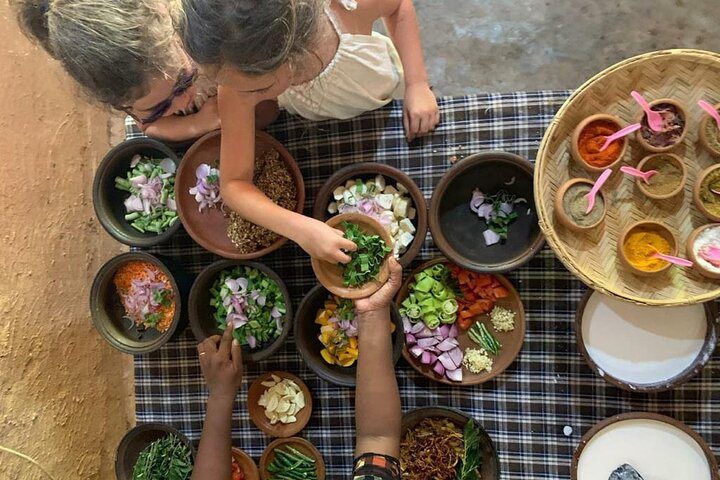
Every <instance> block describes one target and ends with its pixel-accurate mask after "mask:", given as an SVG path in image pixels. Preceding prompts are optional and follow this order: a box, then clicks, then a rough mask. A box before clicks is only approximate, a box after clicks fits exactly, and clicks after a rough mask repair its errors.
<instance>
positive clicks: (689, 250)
mask: <svg viewBox="0 0 720 480" xmlns="http://www.w3.org/2000/svg"><path fill="white" fill-rule="evenodd" d="M709 228H720V223H710V224H707V225H702V226H700V227H698V228H696V229H695V230H693V231H692V233H691V234H690V236H689V237H688V239H687V241H686V242H685V254H686V255H687V258H688V260H690V261H692V262H693V267H695V270H697V271H698V272H699V273H700V274H701V275H703V276H705V277H707V278H713V279H720V273H718V272H714V271H712V270H709V269H708V268H706V267H705V266H703V265H702V264H701V263H700V262H699V261H698V257H697V255H695V249H694V248H693V247H694V245H695V240H697V238H698V236H699V235H700V234H701V233H702V232H703V231H705V230H707V229H709Z"/></svg>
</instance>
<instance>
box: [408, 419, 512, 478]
mask: <svg viewBox="0 0 720 480" xmlns="http://www.w3.org/2000/svg"><path fill="white" fill-rule="evenodd" d="M425 418H446V419H448V420H450V421H451V422H452V423H454V424H455V426H456V427H458V428H459V429H460V430H461V431H462V429H463V428H464V427H465V424H466V423H467V422H469V421H475V424H476V425H477V426H478V427H480V438H479V441H480V451H481V453H482V459H483V460H482V466H481V467H480V476H481V478H482V479H483V480H499V479H500V461H499V460H498V454H497V450H496V449H495V444H494V443H493V441H492V439H491V438H490V435H488V433H487V432H486V431H485V429H483V427H482V425H480V424H479V423H478V422H477V421H476V420H475V419H473V418H472V417H470V416H469V415H467V414H466V413H464V412H461V411H460V410H456V409H454V408H447V407H423V408H416V409H415V410H410V411H409V412H406V413H404V414H403V416H402V427H401V435H400V438H401V439H402V438H404V437H405V434H406V433H407V431H408V430H410V429H412V428H413V427H415V426H416V425H417V424H418V423H420V422H421V421H422V420H423V419H425Z"/></svg>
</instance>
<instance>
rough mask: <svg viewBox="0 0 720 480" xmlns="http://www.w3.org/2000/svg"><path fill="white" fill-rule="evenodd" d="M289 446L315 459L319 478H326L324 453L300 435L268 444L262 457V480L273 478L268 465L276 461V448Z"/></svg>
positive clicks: (319, 479) (321, 479)
mask: <svg viewBox="0 0 720 480" xmlns="http://www.w3.org/2000/svg"><path fill="white" fill-rule="evenodd" d="M287 446H290V447H293V448H294V449H295V450H297V451H299V452H300V453H302V454H304V455H306V456H308V457H310V458H312V459H314V460H315V467H316V468H317V478H318V480H325V461H324V460H323V457H322V455H321V454H320V452H319V451H318V449H317V448H315V445H313V444H312V443H310V442H308V441H307V440H305V439H304V438H300V437H291V438H278V439H277V440H274V441H273V442H271V443H270V445H268V446H267V448H266V449H265V451H264V452H263V454H262V457H261V458H260V478H261V479H262V480H270V479H271V478H272V474H271V473H270V472H269V471H268V469H267V467H268V465H270V464H271V463H272V462H273V461H275V449H276V448H282V449H285V448H286V447H287Z"/></svg>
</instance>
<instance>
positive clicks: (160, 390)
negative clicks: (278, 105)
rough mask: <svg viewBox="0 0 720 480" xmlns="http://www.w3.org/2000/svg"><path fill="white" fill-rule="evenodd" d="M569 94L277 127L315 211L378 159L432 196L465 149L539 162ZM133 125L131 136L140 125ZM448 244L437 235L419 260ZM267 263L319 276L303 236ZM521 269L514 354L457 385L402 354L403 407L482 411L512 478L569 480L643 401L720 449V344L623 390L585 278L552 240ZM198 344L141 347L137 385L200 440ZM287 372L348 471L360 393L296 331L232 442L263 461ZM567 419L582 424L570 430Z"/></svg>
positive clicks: (199, 259)
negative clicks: (594, 439)
mask: <svg viewBox="0 0 720 480" xmlns="http://www.w3.org/2000/svg"><path fill="white" fill-rule="evenodd" d="M568 95H569V92H565V91H563V92H535V93H513V94H505V95H500V94H491V95H478V96H467V97H453V98H443V99H441V101H440V109H441V112H442V124H441V125H440V126H439V128H438V129H437V131H436V132H435V133H434V134H433V135H432V136H429V137H427V138H424V139H422V140H419V141H417V142H415V143H413V144H412V145H409V146H408V144H407V143H406V142H405V140H404V138H403V131H402V121H401V106H400V104H399V103H395V104H392V105H389V106H387V107H386V108H383V109H380V110H378V111H376V112H372V113H368V114H366V115H363V116H362V117H359V118H356V119H353V120H349V121H328V122H320V123H310V122H307V121H304V120H301V119H298V118H295V117H291V116H288V115H287V114H283V115H282V116H281V117H280V119H279V120H278V121H277V122H276V123H275V124H273V125H272V127H271V128H270V129H269V130H268V131H269V133H270V134H272V135H273V136H275V137H276V138H277V139H278V140H280V142H281V143H283V144H284V145H285V146H286V147H287V148H288V150H289V151H290V152H291V153H292V155H294V157H295V158H296V159H297V161H298V164H299V165H300V168H301V170H302V172H303V175H304V177H305V185H306V189H307V201H306V212H309V211H310V208H311V205H312V202H313V200H314V198H315V193H316V192H317V190H318V189H319V188H320V186H321V185H322V183H323V182H324V181H325V180H326V179H327V178H328V177H329V176H330V175H331V174H332V173H333V172H334V171H336V170H337V169H339V168H340V167H342V166H344V165H347V164H351V163H355V162H365V161H374V162H382V163H387V164H390V165H393V166H395V167H398V168H400V169H401V170H403V171H405V172H406V173H407V174H408V175H410V176H411V177H412V178H413V179H414V180H415V181H416V182H417V184H418V185H419V186H420V188H421V189H422V191H423V193H424V194H425V196H426V197H427V198H428V200H429V198H430V195H431V193H432V191H433V186H434V185H435V184H436V183H437V182H438V180H439V179H440V177H441V176H442V175H443V173H445V171H446V170H447V169H448V168H449V167H450V165H451V163H450V159H451V158H452V157H455V158H461V157H463V156H466V155H469V154H472V153H475V152H479V151H483V150H506V151H509V152H512V153H516V154H519V155H521V156H523V157H526V158H530V159H534V158H535V154H536V151H537V148H538V146H539V143H540V141H541V139H542V136H543V132H544V130H545V128H546V126H547V125H548V123H549V122H550V120H551V119H552V117H553V115H554V114H555V112H556V111H557V110H558V108H559V107H560V106H561V104H562V103H563V102H564V101H565V99H566V98H567V96H568ZM129 130H130V131H129V132H128V133H129V135H130V136H132V135H137V132H133V131H132V129H129ZM151 251H152V252H155V253H161V254H166V255H170V256H172V257H174V258H175V259H177V260H179V261H180V262H181V263H182V264H183V265H184V266H185V267H186V268H187V269H188V270H189V271H191V272H192V273H198V272H199V271H200V270H201V269H202V268H203V267H204V266H205V265H207V264H208V263H210V262H211V261H212V260H214V259H215V257H214V256H213V255H211V254H209V253H208V252H206V251H205V250H203V249H202V248H201V247H199V246H198V245H196V244H195V243H194V242H193V241H192V240H191V239H190V238H189V237H188V236H187V234H185V233H184V231H181V232H180V233H178V234H177V235H176V236H175V237H174V239H173V240H172V243H170V244H167V245H164V246H161V247H157V248H153V249H152V250H151ZM437 254H438V251H437V250H436V249H435V248H434V247H433V245H432V241H431V239H430V235H429V234H428V238H427V240H426V243H425V247H424V248H423V250H422V253H421V255H420V257H419V258H418V259H417V260H416V262H418V261H420V260H422V259H428V258H432V257H433V256H435V255H437ZM262 261H263V262H265V263H267V264H268V265H269V266H270V267H271V268H273V269H275V270H276V271H277V272H278V273H279V274H280V276H281V277H282V278H284V279H285V281H286V283H287V285H288V287H289V289H290V292H291V294H292V296H293V303H294V305H295V306H297V305H298V303H299V301H300V299H301V298H302V296H303V295H304V294H305V293H306V292H307V291H308V290H310V288H311V287H313V286H314V285H315V284H316V279H315V277H314V275H313V273H312V270H311V268H310V261H309V258H308V256H307V255H305V254H304V253H303V252H302V251H301V250H300V248H299V247H297V246H295V245H294V244H291V243H288V244H286V245H285V246H284V247H283V248H282V249H280V250H279V251H277V252H276V253H274V254H272V255H269V256H267V257H265V258H263V259H262ZM508 277H509V278H510V279H511V281H512V282H513V283H514V285H515V286H516V288H517V290H518V292H519V293H520V296H521V297H522V299H523V302H524V305H525V311H526V312H527V333H526V337H525V344H524V346H523V349H522V352H521V353H520V356H519V357H518V359H517V360H516V361H515V363H514V364H513V365H512V366H510V368H508V369H507V371H506V372H505V373H503V374H502V375H500V376H499V377H498V378H496V379H495V380H493V381H491V382H488V383H486V384H484V385H480V386H476V387H469V388H451V387H447V386H443V385H440V384H437V383H435V382H432V381H430V380H428V379H426V378H425V377H422V376H420V375H419V374H417V373H416V372H415V371H414V370H413V369H412V368H410V367H409V366H408V365H407V364H406V363H405V362H404V361H403V360H400V362H399V363H398V366H397V369H396V372H397V376H398V380H399V384H400V392H401V395H402V405H403V411H407V410H410V409H414V408H417V407H423V406H430V405H443V406H450V407H455V408H458V409H460V410H462V411H464V412H466V413H468V414H470V415H472V416H473V417H474V418H476V419H477V420H478V421H479V422H480V423H481V424H482V425H483V427H484V428H485V430H487V431H488V433H489V434H490V436H491V437H492V438H493V440H494V441H495V445H496V447H497V450H498V453H499V456H500V463H501V465H502V478H503V479H508V480H510V479H517V480H519V479H522V480H528V479H567V478H569V471H570V460H571V457H572V453H573V451H574V450H575V447H576V446H577V444H578V442H579V440H580V438H581V436H582V435H583V434H584V433H585V432H586V431H587V430H588V429H589V428H590V427H591V426H593V425H594V424H595V423H597V422H598V421H600V420H602V419H604V418H606V417H608V416H611V415H614V414H618V413H623V412H630V411H651V412H658V413H663V414H666V415H669V416H671V417H674V418H676V419H678V420H680V421H682V422H685V423H686V424H687V425H689V426H690V427H691V428H693V429H695V431H697V432H698V433H699V434H700V435H702V436H703V437H704V438H705V440H706V441H707V442H708V443H709V444H710V445H711V447H712V448H713V449H714V451H715V452H716V453H719V452H720V371H719V370H718V367H720V359H719V358H718V356H717V355H716V356H715V357H714V358H713V359H712V360H711V362H710V363H709V364H708V365H707V367H706V368H705V369H704V370H703V372H702V373H701V374H700V375H699V376H698V377H697V378H695V379H693V380H692V381H690V382H688V383H687V384H686V385H685V386H683V387H681V388H678V389H677V390H675V391H672V392H667V393H662V394H656V395H641V394H631V393H627V392H624V391H621V390H618V389H617V388H614V387H612V386H610V385H608V384H607V383H605V382H604V381H603V380H602V379H600V378H598V377H597V376H595V375H594V374H593V373H592V371H591V370H590V369H589V368H588V367H587V366H586V364H585V362H584V361H583V358H582V357H581V355H580V353H579V352H578V351H577V349H576V347H575V335H574V331H573V319H574V314H575V309H576V307H577V305H578V302H579V301H580V299H581V297H582V295H583V294H584V292H585V287H584V286H583V285H582V284H581V283H580V282H579V281H577V280H576V279H575V278H573V277H572V276H571V275H570V274H569V273H568V272H567V271H566V270H565V268H564V267H563V266H562V264H561V263H560V262H559V261H557V260H556V259H555V256H554V255H553V253H552V251H551V250H549V249H548V248H546V249H545V250H543V251H542V252H541V253H540V254H539V255H538V256H537V257H536V258H535V259H534V260H533V261H532V262H530V263H529V264H528V265H527V266H525V267H523V268H521V269H519V270H517V271H515V272H512V273H510V274H509V275H508ZM195 345H196V342H195V339H194V338H193V336H192V333H191V332H190V330H189V329H188V330H187V331H186V332H185V333H184V334H183V335H182V336H181V338H180V339H179V340H177V341H173V342H171V343H169V344H168V345H166V346H165V347H163V348H162V349H160V350H159V351H157V352H155V353H152V354H149V355H145V356H139V357H135V395H136V412H137V421H138V422H162V423H167V424H170V425H173V426H174V427H177V428H178V429H180V430H181V431H182V432H184V433H185V434H186V435H188V437H190V438H191V439H192V440H194V441H197V440H199V438H200V433H201V430H202V422H203V415H204V412H205V401H206V399H207V391H206V389H205V387H204V384H203V378H202V375H201V373H200V368H199V364H198V359H197V354H196V351H195ZM274 369H277V370H286V371H289V372H293V373H295V374H297V375H299V376H300V377H301V378H303V379H304V380H305V381H306V382H307V384H308V387H309V388H310V390H311V391H312V392H313V402H314V405H313V406H314V411H313V414H312V418H311V420H310V423H309V424H308V426H307V427H306V428H305V430H304V431H303V432H301V435H302V436H304V437H306V438H308V439H309V440H310V441H312V442H313V443H314V444H315V445H317V446H318V448H319V449H320V451H321V452H322V453H323V455H324V457H325V461H326V462H327V467H328V474H329V476H328V478H330V479H341V478H347V477H348V476H349V473H350V468H351V462H352V456H353V446H354V435H355V428H354V420H353V414H354V390H353V389H348V388H340V387H336V386H333V385H331V384H328V383H326V382H325V381H323V380H321V379H319V378H318V377H317V376H315V375H314V374H313V373H312V372H311V371H310V370H309V369H308V368H307V367H306V366H305V365H304V363H303V361H302V359H301V358H300V355H299V354H298V351H297V350H296V349H295V346H294V342H293V338H292V337H290V338H289V339H288V341H287V342H286V344H285V345H284V348H282V349H281V350H280V351H279V353H278V354H276V355H275V356H274V358H272V359H271V360H268V361H265V362H262V363H260V364H258V365H255V366H253V367H251V368H248V369H247V372H246V374H245V379H244V381H243V387H242V388H241V390H240V394H239V395H238V398H237V402H236V406H235V411H234V414H233V428H232V433H233V443H234V444H235V445H236V446H239V447H241V448H243V449H244V450H245V451H247V452H248V453H250V454H251V455H252V456H253V457H254V458H255V459H256V460H257V459H259V456H260V454H261V453H262V451H263V449H264V448H265V446H266V445H267V444H268V443H269V440H270V439H269V438H268V437H267V436H265V435H264V434H263V433H262V432H261V431H259V430H258V429H257V428H255V426H254V425H253V424H252V423H251V422H250V420H249V417H248V413H247V408H246V405H245V403H246V399H247V389H248V386H249V384H250V382H252V381H253V380H254V379H255V378H256V377H257V376H258V375H259V374H261V373H263V372H266V371H268V370H274ZM566 426H569V427H571V428H572V434H570V435H565V434H564V433H563V429H564V428H565V427H566ZM677 480H680V479H677ZM683 480H690V479H683Z"/></svg>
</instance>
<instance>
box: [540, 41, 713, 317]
mask: <svg viewBox="0 0 720 480" xmlns="http://www.w3.org/2000/svg"><path fill="white" fill-rule="evenodd" d="M632 90H638V91H639V92H641V93H642V94H643V95H644V96H645V98H646V99H648V101H652V100H654V99H658V98H663V97H667V98H674V99H677V100H680V101H681V102H684V103H685V104H686V105H687V107H688V109H689V111H688V120H687V121H688V123H687V128H688V129H689V130H688V135H687V137H686V139H685V141H684V142H683V144H682V145H679V146H678V147H677V148H675V149H673V150H672V153H676V154H678V155H679V156H680V157H683V158H684V159H685V164H686V165H687V167H688V179H687V184H686V185H685V191H684V192H683V194H682V195H679V196H678V197H677V198H676V199H673V200H663V201H657V200H650V199H648V198H646V197H645V196H644V195H643V194H642V192H640V191H639V190H638V188H637V187H636V186H635V180H634V179H633V178H623V177H625V176H623V175H622V174H621V173H620V172H619V167H618V168H616V173H614V174H613V176H612V177H611V178H610V179H609V180H608V182H607V183H606V184H605V186H604V187H603V192H604V193H605V198H606V200H607V203H608V210H607V217H606V219H605V226H604V228H600V229H597V231H596V232H593V233H590V234H587V233H586V234H579V233H574V232H572V231H570V230H568V229H566V228H565V227H563V226H562V225H560V223H559V222H558V221H557V219H556V217H555V212H554V210H555V207H554V205H553V203H554V200H555V194H556V192H557V190H558V188H559V187H560V186H561V185H562V184H563V183H564V182H565V181H567V180H568V179H570V178H575V177H584V178H593V179H594V178H595V177H596V176H594V175H593V176H591V175H590V174H589V172H587V171H586V170H585V169H583V168H582V167H581V166H579V165H577V164H576V163H575V162H574V161H573V160H572V158H571V155H570V137H571V135H572V131H573V129H574V128H575V126H576V125H577V124H578V123H579V122H580V121H582V120H583V119H584V118H586V117H588V116H590V115H592V114H594V113H610V114H613V115H617V116H618V117H619V118H620V119H622V120H623V122H624V123H625V124H630V123H635V122H637V121H638V120H639V118H640V116H641V115H642V110H641V109H640V107H639V106H638V105H637V103H635V101H634V100H633V99H632V98H631V97H630V92H631V91H632ZM700 99H705V100H707V101H709V102H711V103H713V104H716V103H717V102H718V101H720V54H715V53H711V52H705V51H701V50H663V51H658V52H653V53H647V54H644V55H640V56H637V57H634V58H631V59H628V60H625V61H623V62H620V63H618V64H617V65H615V66H613V67H610V68H608V69H607V70H605V71H603V72H601V73H599V74H598V75H596V76H594V77H593V78H591V79H590V80H588V81H587V82H586V83H585V84H584V85H583V86H581V87H580V88H579V89H578V90H577V91H575V93H574V94H573V95H572V96H571V97H570V98H569V99H568V100H567V102H565V104H564V105H563V106H562V108H560V110H559V111H558V113H557V115H556V116H555V119H554V120H553V121H552V122H551V124H550V127H549V128H548V129H547V131H546V132H545V137H544V138H543V141H542V144H541V145H540V151H539V152H538V157H537V162H536V165H535V179H534V187H535V204H536V206H537V209H538V217H539V220H540V227H541V228H542V231H543V233H544V234H545V237H546V238H547V242H548V244H549V245H550V246H551V247H552V249H553V250H554V251H555V253H556V255H557V256H558V258H559V259H560V261H561V262H563V264H565V266H566V267H567V268H568V270H570V271H571V272H572V273H573V274H575V275H576V276H577V277H579V278H580V280H582V281H583V282H584V283H586V284H587V285H588V286H589V287H591V288H594V289H595V290H598V291H599V292H602V293H604V294H607V295H612V296H615V297H618V298H621V299H624V300H628V301H632V302H635V303H638V304H643V305H656V306H670V305H686V304H692V303H697V302H705V301H708V300H711V299H713V298H716V297H719V296H720V282H718V281H712V280H709V279H706V278H704V277H702V276H700V275H699V274H698V273H697V272H696V271H695V270H694V269H684V268H680V267H675V266H673V267H671V268H670V269H669V271H667V272H666V273H664V274H660V275H656V276H653V277H639V276H636V275H634V274H633V273H631V272H630V271H629V269H627V268H626V267H625V266H623V265H622V263H621V262H620V259H619V255H618V250H617V249H618V245H617V244H618V237H619V236H620V235H621V232H622V230H623V228H625V227H626V226H627V225H629V224H630V223H632V222H634V221H638V220H645V219H647V220H655V221H658V222H660V223H663V224H664V225H666V226H667V227H668V228H670V230H672V231H673V232H674V233H675V234H676V235H677V238H678V242H679V244H678V246H679V252H680V254H681V255H684V251H685V241H686V240H687V237H688V235H689V234H690V232H692V230H693V229H694V228H695V227H697V226H700V225H704V224H706V223H711V222H710V221H708V220H707V219H705V217H704V216H703V215H702V214H701V213H700V212H699V211H698V210H697V208H695V206H694V204H693V202H692V188H693V186H694V184H695V179H696V177H697V175H698V174H699V173H700V172H701V171H702V170H703V169H704V168H706V167H708V166H710V165H713V164H714V163H715V160H714V159H713V158H712V157H711V156H710V155H709V154H708V153H707V152H706V151H705V150H704V149H703V147H702V145H700V143H699V136H698V131H699V124H700V120H701V119H702V118H703V116H704V115H705V113H704V112H703V111H702V110H701V109H700V108H699V107H698V106H697V101H698V100H700ZM649 153H650V152H646V151H644V150H643V149H642V148H641V147H640V145H639V144H638V142H637V141H636V140H635V136H634V135H631V136H630V142H629V145H628V151H627V152H626V154H625V157H624V159H623V164H625V165H631V166H636V165H637V163H638V162H639V161H640V160H641V159H642V158H643V157H644V156H646V155H648V154H649Z"/></svg>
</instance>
